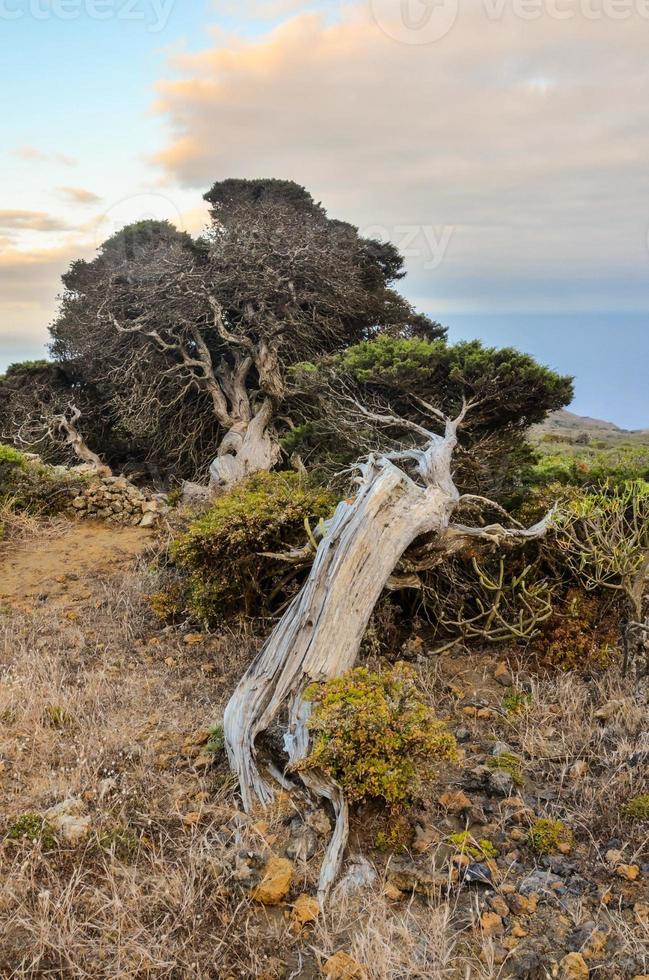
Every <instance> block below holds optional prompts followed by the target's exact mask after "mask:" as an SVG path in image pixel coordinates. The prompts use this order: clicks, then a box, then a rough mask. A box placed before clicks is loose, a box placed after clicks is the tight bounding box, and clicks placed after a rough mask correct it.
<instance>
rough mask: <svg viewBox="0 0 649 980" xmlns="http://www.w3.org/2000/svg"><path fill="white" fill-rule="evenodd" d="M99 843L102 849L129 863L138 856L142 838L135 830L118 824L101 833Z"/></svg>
mask: <svg viewBox="0 0 649 980" xmlns="http://www.w3.org/2000/svg"><path fill="white" fill-rule="evenodd" d="M98 843H99V846H100V847H101V849H102V851H107V852H108V853H109V854H112V855H113V856H114V857H116V858H117V860H118V861H123V862H124V863H128V862H130V861H132V860H134V858H135V857H136V856H137V853H138V850H139V848H140V844H141V840H140V837H139V836H138V835H137V834H136V833H134V831H132V830H130V829H129V828H128V827H125V826H123V825H122V824H118V825H116V826H115V827H111V828H110V829H107V830H104V831H103V832H102V833H101V834H99V837H98Z"/></svg>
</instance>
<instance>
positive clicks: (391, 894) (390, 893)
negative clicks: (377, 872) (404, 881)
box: [383, 881, 404, 902]
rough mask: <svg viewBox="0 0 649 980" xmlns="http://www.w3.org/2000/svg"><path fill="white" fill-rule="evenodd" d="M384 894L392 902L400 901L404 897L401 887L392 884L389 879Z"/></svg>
mask: <svg viewBox="0 0 649 980" xmlns="http://www.w3.org/2000/svg"><path fill="white" fill-rule="evenodd" d="M383 894H384V895H385V897H386V898H387V899H388V901H390V902H399V901H400V900H401V899H402V898H403V897H404V894H403V892H402V891H401V889H400V888H397V886H396V885H393V884H391V883H390V882H389V881H388V882H387V883H386V885H385V887H384V888H383Z"/></svg>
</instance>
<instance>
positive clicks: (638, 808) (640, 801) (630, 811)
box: [622, 793, 649, 821]
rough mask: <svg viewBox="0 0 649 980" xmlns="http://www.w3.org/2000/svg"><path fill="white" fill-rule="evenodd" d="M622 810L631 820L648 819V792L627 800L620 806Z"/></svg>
mask: <svg viewBox="0 0 649 980" xmlns="http://www.w3.org/2000/svg"><path fill="white" fill-rule="evenodd" d="M622 812H623V813H624V815H625V817H630V818H631V819H632V820H642V821H645V820H649V793H645V794H644V795H643V796H634V797H633V799H631V800H628V801H627V802H626V803H625V804H624V806H623V807H622Z"/></svg>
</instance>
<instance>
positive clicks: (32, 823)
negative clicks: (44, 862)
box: [7, 813, 56, 850]
mask: <svg viewBox="0 0 649 980" xmlns="http://www.w3.org/2000/svg"><path fill="white" fill-rule="evenodd" d="M7 838H8V839H9V840H16V841H19V840H26V841H29V842H30V843H32V844H35V843H37V842H38V843H40V844H42V845H43V847H44V848H45V849H46V850H52V848H53V847H55V846H56V837H55V836H54V831H53V830H52V828H51V827H50V825H49V823H48V822H47V820H46V819H45V818H44V817H42V816H41V815H40V813H23V814H22V815H21V816H20V817H18V818H17V819H16V820H14V821H13V823H12V824H10V826H9V829H8V830H7Z"/></svg>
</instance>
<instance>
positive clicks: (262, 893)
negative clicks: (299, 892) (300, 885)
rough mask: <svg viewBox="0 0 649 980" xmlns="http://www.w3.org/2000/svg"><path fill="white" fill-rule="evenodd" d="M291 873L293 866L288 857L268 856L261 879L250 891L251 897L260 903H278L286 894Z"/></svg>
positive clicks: (291, 878) (289, 884) (291, 877)
mask: <svg viewBox="0 0 649 980" xmlns="http://www.w3.org/2000/svg"><path fill="white" fill-rule="evenodd" d="M293 873H294V867H293V864H292V862H291V861H289V860H288V858H280V857H271V858H269V859H268V861H267V862H266V867H265V868H264V874H263V877H262V879H261V881H260V882H259V884H258V885H257V887H256V888H255V889H253V891H252V898H254V900H255V901H256V902H261V903H262V905H279V904H280V902H283V901H284V899H285V898H286V896H287V895H288V892H289V889H290V887H291V882H292V881H293Z"/></svg>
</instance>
